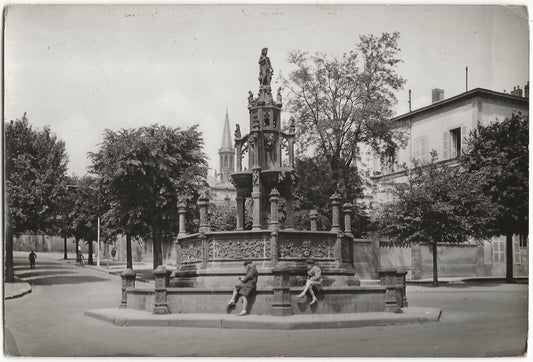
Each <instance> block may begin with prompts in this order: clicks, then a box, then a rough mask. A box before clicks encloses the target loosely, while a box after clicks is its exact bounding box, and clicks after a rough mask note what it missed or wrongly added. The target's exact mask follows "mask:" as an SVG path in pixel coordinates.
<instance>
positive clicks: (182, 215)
mask: <svg viewBox="0 0 533 362" xmlns="http://www.w3.org/2000/svg"><path fill="white" fill-rule="evenodd" d="M186 213H187V207H186V205H185V203H183V202H179V203H178V218H179V219H178V220H179V231H178V237H180V236H185V235H186V232H185V214H186Z"/></svg>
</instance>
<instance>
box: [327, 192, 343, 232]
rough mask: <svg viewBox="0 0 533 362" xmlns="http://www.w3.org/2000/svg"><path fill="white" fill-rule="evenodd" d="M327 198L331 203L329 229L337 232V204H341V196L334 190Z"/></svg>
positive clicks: (338, 225) (338, 226) (339, 228)
mask: <svg viewBox="0 0 533 362" xmlns="http://www.w3.org/2000/svg"><path fill="white" fill-rule="evenodd" d="M329 200H330V205H331V231H332V232H337V233H338V232H340V231H341V227H340V224H339V205H340V204H341V203H340V200H341V197H340V195H339V194H338V193H337V192H335V193H334V194H333V195H331V197H330V198H329Z"/></svg>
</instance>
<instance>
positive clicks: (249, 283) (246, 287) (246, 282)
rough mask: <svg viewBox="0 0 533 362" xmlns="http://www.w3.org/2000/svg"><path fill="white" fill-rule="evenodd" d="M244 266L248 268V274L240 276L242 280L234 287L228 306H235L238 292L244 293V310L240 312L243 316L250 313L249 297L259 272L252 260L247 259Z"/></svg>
mask: <svg viewBox="0 0 533 362" xmlns="http://www.w3.org/2000/svg"><path fill="white" fill-rule="evenodd" d="M244 267H245V268H246V275H245V276H244V277H239V280H240V281H241V282H240V283H239V284H238V285H236V286H235V288H233V296H232V297H231V299H230V301H229V302H228V306H233V305H235V300H236V298H237V294H240V295H242V311H241V312H240V313H239V315H241V316H242V315H246V314H247V313H248V297H249V296H250V293H252V292H253V291H254V290H255V287H256V285H257V276H258V274H259V273H258V272H257V268H256V267H255V265H253V264H252V261H251V260H245V261H244Z"/></svg>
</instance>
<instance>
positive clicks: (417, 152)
mask: <svg viewBox="0 0 533 362" xmlns="http://www.w3.org/2000/svg"><path fill="white" fill-rule="evenodd" d="M414 146H415V147H414V155H413V158H414V159H416V160H420V161H422V162H427V161H428V156H429V151H428V137H427V136H423V137H417V138H415V142H414Z"/></svg>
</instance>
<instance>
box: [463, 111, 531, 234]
mask: <svg viewBox="0 0 533 362" xmlns="http://www.w3.org/2000/svg"><path fill="white" fill-rule="evenodd" d="M528 122H529V121H528V117H527V115H522V114H521V113H519V112H515V113H513V115H512V117H511V118H507V119H505V120H504V121H503V122H494V123H491V124H489V125H487V126H483V125H481V124H478V126H477V128H475V129H474V130H473V131H472V132H471V133H470V136H469V137H468V139H467V145H468V149H469V152H468V153H465V154H464V155H463V156H462V157H461V163H462V165H463V167H464V169H465V170H466V171H467V172H479V173H481V174H482V175H483V177H481V178H480V182H479V188H480V189H481V191H482V192H483V193H484V194H486V195H488V196H489V197H490V200H491V209H492V212H493V213H494V215H495V218H494V220H493V222H492V223H490V224H488V225H487V228H489V229H490V230H491V231H492V233H493V234H494V235H502V234H503V235H506V234H519V233H520V234H527V232H528V223H529V218H528V214H529V203H528V200H529V123H528Z"/></svg>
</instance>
